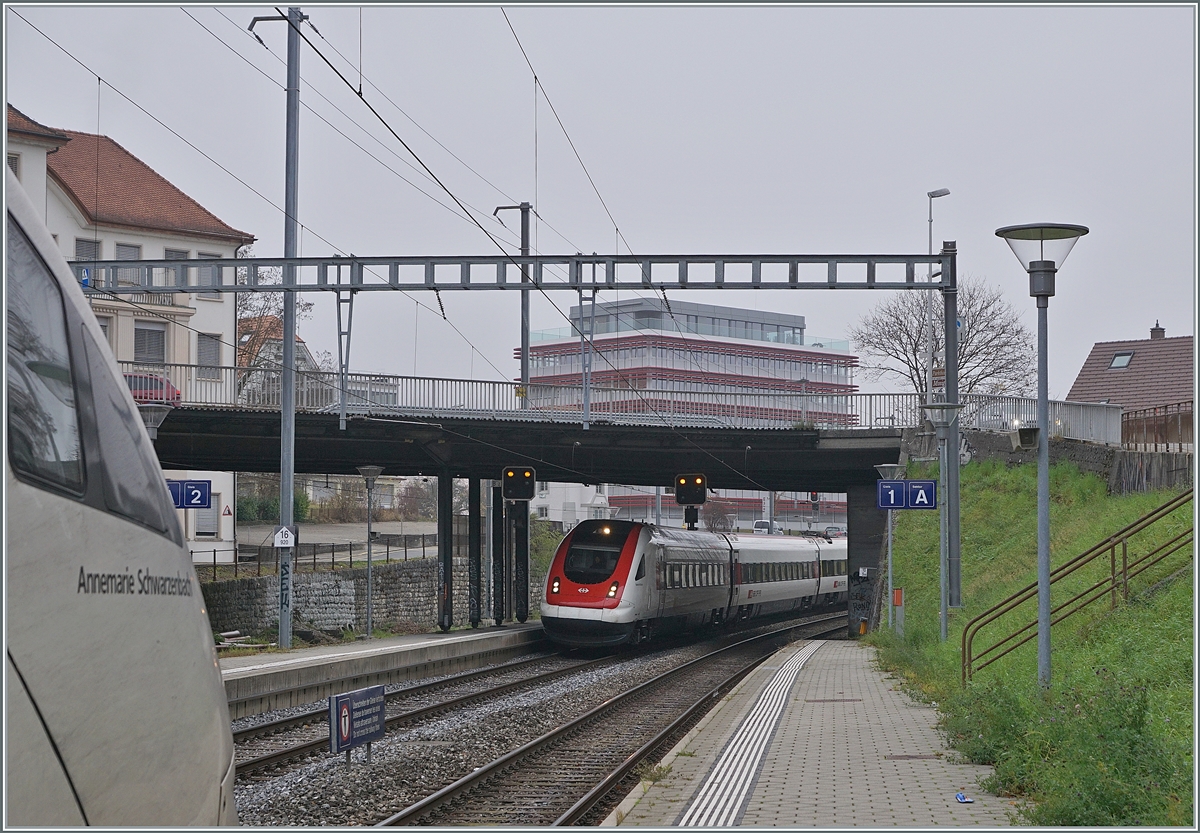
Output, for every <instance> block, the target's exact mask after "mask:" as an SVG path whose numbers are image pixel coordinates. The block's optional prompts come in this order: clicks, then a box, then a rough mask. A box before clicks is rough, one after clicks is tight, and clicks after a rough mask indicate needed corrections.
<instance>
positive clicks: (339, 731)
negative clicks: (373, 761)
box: [329, 685, 384, 754]
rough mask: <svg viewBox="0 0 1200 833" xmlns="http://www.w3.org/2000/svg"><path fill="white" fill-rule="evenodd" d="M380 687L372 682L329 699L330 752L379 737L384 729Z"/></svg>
mask: <svg viewBox="0 0 1200 833" xmlns="http://www.w3.org/2000/svg"><path fill="white" fill-rule="evenodd" d="M383 700H384V696H383V686H381V685H374V686H370V687H369V688H360V689H358V690H357V691H348V692H346V693H345V694H334V695H332V696H330V698H329V751H330V752H333V753H334V754H337V753H340V752H346V751H348V750H350V749H353V748H354V747H356V746H361V745H362V744H364V743H371V742H372V741H376V740H380V739H381V738H382V737H383V730H384V704H383Z"/></svg>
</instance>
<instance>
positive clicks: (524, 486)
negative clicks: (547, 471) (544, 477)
mask: <svg viewBox="0 0 1200 833" xmlns="http://www.w3.org/2000/svg"><path fill="white" fill-rule="evenodd" d="M500 483H501V486H500V493H501V494H502V495H503V496H504V499H505V500H533V496H534V495H535V494H536V493H537V475H536V474H535V473H534V470H533V469H532V468H530V467H529V466H509V467H508V468H506V469H505V470H504V474H503V475H502V476H501V478H500Z"/></svg>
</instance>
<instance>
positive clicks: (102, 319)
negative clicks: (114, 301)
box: [96, 315, 112, 347]
mask: <svg viewBox="0 0 1200 833" xmlns="http://www.w3.org/2000/svg"><path fill="white" fill-rule="evenodd" d="M96 321H97V322H98V323H99V324H100V332H102V333H104V340H105V341H106V342H107V343H108V345H109V346H110V347H111V346H112V336H110V335H109V334H108V332H109V328H110V327H112V319H111V318H109V317H108V316H107V315H100V316H96Z"/></svg>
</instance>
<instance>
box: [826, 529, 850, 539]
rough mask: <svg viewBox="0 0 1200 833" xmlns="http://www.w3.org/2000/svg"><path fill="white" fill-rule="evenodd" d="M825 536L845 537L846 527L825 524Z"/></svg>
mask: <svg viewBox="0 0 1200 833" xmlns="http://www.w3.org/2000/svg"><path fill="white" fill-rule="evenodd" d="M825 537H826V538H845V537H846V528H845V527H844V526H827V527H825Z"/></svg>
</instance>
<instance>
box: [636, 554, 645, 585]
mask: <svg viewBox="0 0 1200 833" xmlns="http://www.w3.org/2000/svg"><path fill="white" fill-rule="evenodd" d="M645 577H646V557H645V556H642V557H641V558H639V559H638V565H637V572H636V573H634V576H633V580H634V581H641V580H642V579H644V578H645Z"/></svg>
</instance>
